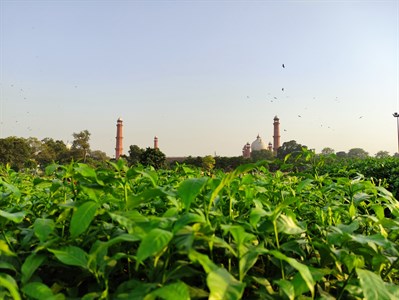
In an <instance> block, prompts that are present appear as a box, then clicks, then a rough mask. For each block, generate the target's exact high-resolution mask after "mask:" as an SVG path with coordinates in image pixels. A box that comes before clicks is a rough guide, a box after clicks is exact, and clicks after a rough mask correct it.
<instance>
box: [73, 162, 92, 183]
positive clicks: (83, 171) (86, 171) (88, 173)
mask: <svg viewBox="0 0 399 300" xmlns="http://www.w3.org/2000/svg"><path fill="white" fill-rule="evenodd" d="M75 171H76V172H77V173H79V174H80V175H82V176H83V177H88V178H94V179H95V178H97V174H96V171H95V170H94V169H93V168H92V167H90V166H88V165H86V164H82V163H78V166H77V167H76V168H75Z"/></svg>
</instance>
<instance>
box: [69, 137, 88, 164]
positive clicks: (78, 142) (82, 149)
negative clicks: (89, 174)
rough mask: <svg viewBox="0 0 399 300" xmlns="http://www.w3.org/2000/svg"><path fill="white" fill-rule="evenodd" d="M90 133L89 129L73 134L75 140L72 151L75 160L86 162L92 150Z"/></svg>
mask: <svg viewBox="0 0 399 300" xmlns="http://www.w3.org/2000/svg"><path fill="white" fill-rule="evenodd" d="M90 135H91V134H90V132H89V131H88V130H82V131H80V132H78V133H73V134H72V136H73V138H74V140H73V142H72V147H71V151H72V156H73V158H74V159H75V160H83V162H86V157H87V154H88V153H89V152H90V143H89V140H90Z"/></svg>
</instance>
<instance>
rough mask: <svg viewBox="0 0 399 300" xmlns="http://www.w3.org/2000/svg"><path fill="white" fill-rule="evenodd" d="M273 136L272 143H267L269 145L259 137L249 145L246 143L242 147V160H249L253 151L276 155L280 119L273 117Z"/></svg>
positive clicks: (278, 144)
mask: <svg viewBox="0 0 399 300" xmlns="http://www.w3.org/2000/svg"><path fill="white" fill-rule="evenodd" d="M273 126H274V134H273V143H274V144H272V143H271V142H269V144H266V143H265V142H264V141H263V140H262V138H261V137H260V136H259V134H258V136H257V137H256V140H255V141H253V142H252V144H250V143H246V144H245V145H244V147H243V148H242V156H243V157H244V158H250V157H251V153H252V152H253V151H262V150H267V151H273V154H274V155H276V154H277V149H278V148H279V147H280V119H279V118H278V117H277V116H275V117H274V122H273Z"/></svg>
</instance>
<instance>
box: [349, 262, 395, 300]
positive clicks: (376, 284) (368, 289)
mask: <svg viewBox="0 0 399 300" xmlns="http://www.w3.org/2000/svg"><path fill="white" fill-rule="evenodd" d="M356 273H357V276H358V277H359V281H360V286H361V287H362V290H363V295H364V299H366V300H375V299H378V300H391V299H394V298H395V297H394V296H393V295H392V294H391V293H390V292H389V290H388V289H387V287H386V285H385V282H384V281H383V280H382V279H381V277H380V276H378V275H377V274H375V273H373V272H371V271H368V270H363V269H358V268H357V269H356Z"/></svg>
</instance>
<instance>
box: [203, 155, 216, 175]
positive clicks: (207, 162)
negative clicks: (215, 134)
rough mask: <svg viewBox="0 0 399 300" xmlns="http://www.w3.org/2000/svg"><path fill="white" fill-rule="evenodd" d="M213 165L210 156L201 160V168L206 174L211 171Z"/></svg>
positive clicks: (212, 159)
mask: <svg viewBox="0 0 399 300" xmlns="http://www.w3.org/2000/svg"><path fill="white" fill-rule="evenodd" d="M215 163H216V162H215V159H214V158H213V156H211V155H207V156H204V157H203V158H202V167H203V168H204V169H205V170H207V171H208V172H209V171H212V170H213V168H214V167H215Z"/></svg>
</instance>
